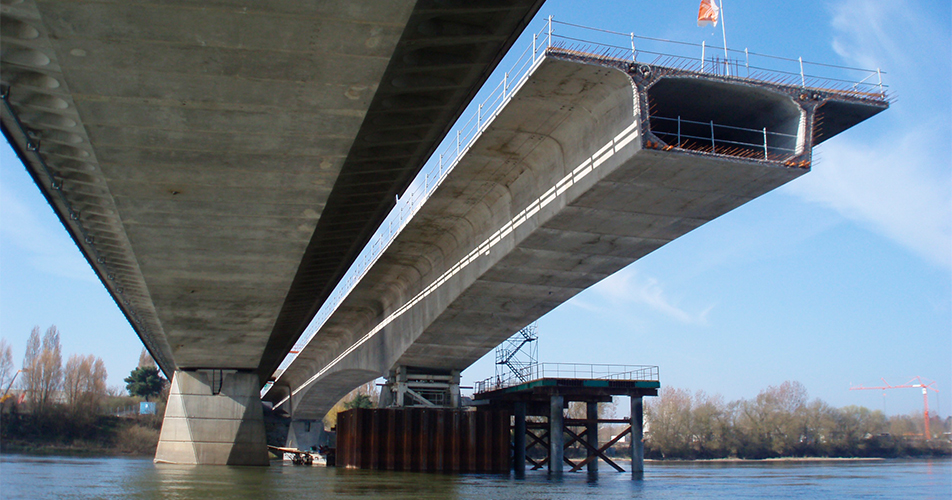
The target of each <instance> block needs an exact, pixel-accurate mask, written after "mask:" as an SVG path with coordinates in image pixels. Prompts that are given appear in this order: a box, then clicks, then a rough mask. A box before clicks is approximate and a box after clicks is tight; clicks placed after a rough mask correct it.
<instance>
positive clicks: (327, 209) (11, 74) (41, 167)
mask: <svg viewBox="0 0 952 500" xmlns="http://www.w3.org/2000/svg"><path fill="white" fill-rule="evenodd" d="M541 4H542V0H517V1H495V0H494V1H488V2H479V4H478V5H470V4H466V3H461V2H440V1H434V0H420V1H416V0H396V1H391V2H376V1H370V0H356V1H355V0H346V1H343V0H333V1H322V2H307V3H299V2H290V3H289V2H284V1H281V0H274V1H264V2H247V1H241V2H197V3H191V2H157V1H149V0H143V1H135V2H110V1H106V2H100V1H61V0H25V1H22V2H8V1H6V0H5V1H4V2H3V3H2V4H0V9H2V30H0V40H2V57H0V68H2V86H3V92H2V93H3V96H4V104H3V105H2V106H0V118H2V120H0V121H2V125H3V132H4V134H5V136H6V137H7V138H8V140H9V142H10V143H11V145H13V146H14V148H15V149H17V151H18V153H19V155H20V158H21V160H22V161H23V163H24V165H25V166H26V167H27V170H28V171H29V172H30V174H31V175H32V176H33V178H34V180H35V181H36V183H37V186H38V187H39V188H40V190H41V191H42V192H43V194H44V195H45V196H46V197H47V199H48V201H49V202H50V205H51V206H52V207H53V209H54V211H55V212H56V213H57V215H58V216H59V217H60V219H61V220H62V222H63V224H64V226H65V227H66V228H67V230H68V231H69V233H70V234H71V236H72V237H73V239H74V241H75V242H76V244H77V246H78V247H79V248H80V250H81V251H82V252H83V254H84V255H85V256H86V258H87V260H88V261H89V263H90V265H91V266H92V268H93V269H94V271H95V272H96V273H97V274H98V275H99V277H100V279H101V280H102V281H103V284H104V285H105V286H106V288H107V290H108V291H109V293H110V294H111V295H112V296H113V298H114V299H115V300H116V303H117V304H118V306H119V307H120V309H121V310H122V311H123V313H124V314H125V315H126V316H127V317H128V318H129V321H130V323H131V324H132V326H133V328H134V329H135V331H136V332H137V333H138V335H139V336H140V338H141V339H142V341H143V343H144V344H145V345H146V347H147V348H148V349H149V352H150V353H151V354H152V356H153V358H154V359H155V360H156V361H157V362H158V364H159V366H160V367H161V368H162V370H163V371H164V372H165V373H166V375H168V376H170V377H171V375H172V373H173V372H174V371H175V370H178V369H200V368H220V369H237V370H240V371H242V372H252V373H255V374H256V375H257V376H258V378H259V383H260V384H263V383H264V381H265V380H267V378H268V377H269V376H270V375H271V374H272V373H273V372H274V369H275V368H276V367H277V366H278V363H280V361H281V359H282V358H283V357H284V355H285V354H286V353H287V351H288V350H289V349H290V348H291V345H293V343H294V342H295V341H296V340H297V338H298V336H299V335H300V334H301V332H303V331H304V328H305V327H306V326H307V324H308V322H309V321H310V319H311V317H312V316H313V314H314V312H315V311H316V309H317V308H318V307H319V306H320V305H321V303H322V302H323V300H324V299H325V298H326V296H327V295H328V294H329V293H330V291H331V290H332V289H333V287H334V286H335V285H336V283H337V281H338V280H339V279H340V277H341V275H342V274H343V273H344V271H345V270H346V269H347V267H348V266H349V265H350V264H351V262H352V261H353V260H354V258H355V257H356V256H357V254H358V253H359V252H360V250H361V248H363V246H364V245H365V243H366V241H367V240H368V239H369V238H370V235H371V234H372V232H373V230H374V229H375V228H376V227H377V225H379V223H380V221H381V220H382V219H383V217H384V216H385V215H386V214H387V212H388V211H389V210H390V208H391V207H392V205H393V199H394V195H396V194H397V193H400V192H402V191H403V190H404V189H405V188H406V186H407V185H408V184H409V182H410V181H411V179H412V178H413V176H414V175H416V173H417V172H418V171H419V169H420V168H421V166H422V165H423V162H424V161H425V160H426V159H427V158H428V157H429V155H430V153H431V152H432V151H433V149H434V148H435V145H436V143H437V142H438V141H439V140H440V139H441V138H442V136H443V135H444V134H445V133H446V132H447V130H448V129H449V127H450V126H451V124H452V123H453V121H455V120H456V118H457V116H458V115H459V114H460V113H461V112H462V110H463V108H464V107H465V106H466V105H467V104H468V102H469V101H470V100H471V99H472V97H473V95H475V93H476V91H477V90H478V89H479V87H480V85H481V84H482V82H483V81H484V80H485V79H486V77H487V76H488V75H489V73H490V72H491V71H492V68H493V67H494V66H495V65H496V64H497V63H498V61H499V60H500V59H501V58H502V56H503V55H504V54H505V53H506V51H507V49H508V48H509V46H510V45H511V44H512V43H513V41H514V40H515V38H516V37H517V36H518V35H519V33H521V31H522V29H523V28H524V27H525V25H526V23H527V22H528V21H529V19H531V17H532V15H533V14H534V13H535V12H536V10H537V9H538V8H539V6H540V5H541ZM34 150H35V151H34Z"/></svg>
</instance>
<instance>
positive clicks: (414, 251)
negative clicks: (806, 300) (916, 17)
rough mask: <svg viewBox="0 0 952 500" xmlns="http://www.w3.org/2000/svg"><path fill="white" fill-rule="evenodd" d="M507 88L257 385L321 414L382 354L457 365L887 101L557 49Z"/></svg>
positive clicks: (773, 181) (379, 371)
mask: <svg viewBox="0 0 952 500" xmlns="http://www.w3.org/2000/svg"><path fill="white" fill-rule="evenodd" d="M505 100H506V102H505V104H504V105H503V107H502V108H501V110H499V111H498V112H497V113H494V114H493V115H492V116H490V117H487V118H486V119H485V120H486V121H485V123H484V124H482V125H480V126H479V127H478V128H479V132H478V136H477V137H476V138H475V140H474V141H473V142H472V143H470V144H469V145H468V146H466V148H465V149H464V151H462V152H461V154H460V158H459V159H458V161H457V162H456V163H455V164H454V165H453V166H452V167H451V171H450V172H449V174H447V175H446V176H445V178H443V179H442V181H441V183H440V184H439V185H438V187H436V188H435V189H434V191H433V192H432V194H431V195H429V198H428V199H427V201H426V202H425V203H424V204H423V205H422V207H420V208H419V211H418V212H416V214H415V215H414V216H413V217H412V219H410V220H409V222H408V223H407V225H406V227H405V228H404V229H403V230H402V232H401V233H400V234H399V235H398V236H397V237H396V238H395V239H394V240H393V242H392V243H390V245H389V246H388V247H387V248H386V250H385V251H384V252H383V253H382V255H381V256H380V258H379V260H378V261H377V262H376V263H375V264H373V265H372V267H370V268H369V270H368V271H367V272H366V274H365V275H364V276H363V278H362V279H361V280H360V281H359V282H358V283H357V285H356V286H355V287H354V289H353V290H352V291H351V292H350V294H349V295H348V296H347V297H346V298H345V299H344V300H343V301H342V302H341V304H340V305H339V306H338V307H337V309H336V310H335V311H334V312H333V313H332V314H330V316H329V317H328V319H327V320H326V321H325V322H324V323H323V325H322V326H321V327H320V329H319V330H318V331H317V333H316V334H315V335H314V336H313V338H312V339H311V340H310V342H309V343H308V345H307V346H306V347H304V348H303V349H302V350H301V352H300V353H299V354H297V355H296V357H295V358H294V359H293V361H292V362H291V363H290V365H289V366H288V367H287V368H286V369H285V370H284V371H283V372H281V373H280V376H279V377H278V378H277V380H276V381H275V382H274V385H273V386H272V387H270V389H269V390H268V392H267V393H266V394H265V396H264V399H265V400H268V401H272V402H273V403H274V404H275V405H276V406H278V407H284V408H285V409H287V410H289V412H290V413H291V414H292V415H293V417H294V418H295V419H320V418H322V417H323V415H324V414H325V413H326V411H327V410H329V409H330V407H331V406H332V405H333V404H334V403H335V402H336V401H338V400H339V398H340V397H342V396H343V395H344V394H346V393H347V392H348V391H350V390H352V389H353V388H354V387H356V386H357V385H359V384H362V383H365V382H367V381H370V380H373V379H375V378H377V377H380V376H381V375H384V374H386V373H388V371H390V370H393V369H394V368H395V367H401V366H402V367H413V368H415V369H424V370H432V371H435V372H443V373H451V372H454V371H455V372H458V371H459V370H462V369H464V368H466V367H467V366H469V365H470V364H472V363H473V362H474V361H476V360H477V359H479V358H480V357H481V356H483V355H484V354H485V353H487V352H488V351H490V350H491V349H493V348H494V347H495V346H496V345H498V344H499V343H500V342H501V341H503V340H504V339H506V338H507V337H509V336H510V335H511V334H512V333H513V332H515V331H517V330H519V329H520V328H522V327H523V326H525V325H526V324H528V323H530V322H532V321H534V320H536V319H537V318H539V317H540V316H542V315H544V314H545V313H546V312H548V311H550V310H552V309H553V308H555V307H556V306H558V305H559V304H561V303H563V302H564V301H566V300H568V299H569V298H571V297H573V296H574V295H576V294H577V293H579V292H581V291H582V290H584V289H585V288H587V287H589V286H591V285H593V284H595V283H597V282H598V281H600V280H601V279H603V278H605V277H607V276H609V275H611V274H612V273H614V272H615V271H618V270H620V269H621V268H623V267H625V266H626V265H628V264H630V263H632V262H634V261H635V260H637V259H638V258H640V257H642V256H644V255H646V254H648V253H649V252H652V251H654V250H656V249H658V248H659V247H661V246H663V245H664V244H665V243H667V242H669V241H672V240H673V239H675V238H677V237H679V236H681V235H683V234H685V233H687V232H689V231H691V230H692V229H695V228H697V227H699V226H701V225H702V224H704V223H705V222H707V221H710V220H712V219H714V218H716V217H718V216H720V215H722V214H724V213H726V212H729V211H730V210H732V209H734V208H736V207H738V206H740V205H742V204H744V203H746V202H748V201H750V200H752V199H754V198H756V197H758V196H761V195H763V194H765V193H767V192H769V191H771V190H773V189H775V188H777V187H779V186H781V185H783V184H785V183H787V182H789V181H791V180H793V179H795V178H797V177H799V176H801V175H804V174H806V173H807V172H809V170H810V166H811V162H812V147H813V146H814V145H816V144H817V143H819V142H821V141H822V140H825V139H827V138H829V137H831V136H832V135H835V134H836V133H839V132H840V131H842V130H845V129H846V128H849V127H850V126H852V125H855V124H856V123H858V122H860V121H862V120H864V119H866V118H868V117H870V116H872V115H874V114H876V113H878V112H880V111H882V110H883V109H886V107H887V106H888V103H887V102H886V99H885V96H884V95H883V94H876V93H865V92H857V91H855V89H852V90H850V89H847V90H832V89H821V88H807V87H806V86H804V85H791V84H786V83H777V82H769V81H759V80H754V79H749V78H739V77H731V76H726V75H716V74H711V73H709V72H706V71H700V70H698V69H697V68H693V69H692V68H687V69H685V68H676V67H666V66H662V65H652V64H640V63H634V62H632V61H631V60H630V59H627V60H626V59H617V58H611V57H599V56H595V55H592V54H586V53H580V52H576V51H572V50H566V49H560V48H557V47H550V48H548V49H545V50H544V54H542V55H541V56H540V57H538V58H536V57H533V67H532V68H531V70H530V71H529V74H528V75H527V77H526V78H524V79H523V80H521V81H520V82H519V83H517V84H515V87H514V88H513V90H512V91H511V93H510V94H509V95H508V96H506V97H505ZM821 124H822V127H823V129H822V130H820V125H821Z"/></svg>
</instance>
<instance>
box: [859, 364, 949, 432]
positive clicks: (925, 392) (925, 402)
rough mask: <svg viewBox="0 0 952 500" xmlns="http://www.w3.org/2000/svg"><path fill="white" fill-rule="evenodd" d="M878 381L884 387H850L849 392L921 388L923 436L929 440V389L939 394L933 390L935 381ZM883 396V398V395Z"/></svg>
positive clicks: (918, 378) (914, 379) (916, 378)
mask: <svg viewBox="0 0 952 500" xmlns="http://www.w3.org/2000/svg"><path fill="white" fill-rule="evenodd" d="M880 380H882V381H883V384H885V385H881V386H877V387H864V386H859V387H850V390H851V391H868V390H874V389H875V390H882V391H885V390H886V389H907V388H910V387H916V388H921V389H922V407H923V412H922V418H923V419H924V421H925V434H924V436H925V438H926V439H927V440H928V439H930V438H931V436H932V434H929V389H932V390H933V391H935V392H939V390H938V389H936V388H935V381H932V382H929V383H928V384H927V383H925V382H923V381H922V377H913V378H912V379H910V380H909V381H908V382H906V383H905V384H902V385H889V382H886V379H884V378H880ZM913 382H915V383H913ZM883 395H884V396H885V393H884V394H883Z"/></svg>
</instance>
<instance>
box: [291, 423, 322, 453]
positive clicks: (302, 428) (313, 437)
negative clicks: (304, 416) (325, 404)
mask: <svg viewBox="0 0 952 500" xmlns="http://www.w3.org/2000/svg"><path fill="white" fill-rule="evenodd" d="M284 446H285V447H287V448H295V449H298V450H305V451H318V450H319V449H320V447H321V446H332V443H331V435H330V434H329V433H327V432H325V431H324V422H323V421H321V420H291V425H290V426H288V439H287V441H286V443H285V445H284Z"/></svg>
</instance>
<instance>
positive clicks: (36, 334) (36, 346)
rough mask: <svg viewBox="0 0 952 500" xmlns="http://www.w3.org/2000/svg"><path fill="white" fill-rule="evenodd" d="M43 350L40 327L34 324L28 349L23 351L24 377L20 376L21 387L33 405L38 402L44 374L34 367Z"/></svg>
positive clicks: (27, 345)
mask: <svg viewBox="0 0 952 500" xmlns="http://www.w3.org/2000/svg"><path fill="white" fill-rule="evenodd" d="M41 352H42V351H41V346H40V327H39V326H34V327H33V329H32V330H30V336H29V337H28V338H27V340H26V351H25V352H24V353H23V377H21V378H20V387H22V388H23V392H25V393H26V396H27V399H29V401H30V403H31V404H33V405H35V404H36V400H37V393H38V392H39V388H40V379H41V378H42V374H41V373H40V372H38V371H36V370H34V369H33V368H34V365H36V364H38V363H39V360H40V353H41Z"/></svg>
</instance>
